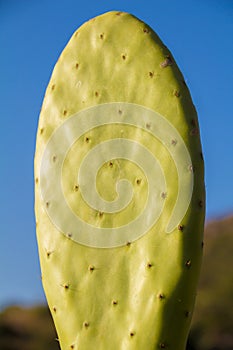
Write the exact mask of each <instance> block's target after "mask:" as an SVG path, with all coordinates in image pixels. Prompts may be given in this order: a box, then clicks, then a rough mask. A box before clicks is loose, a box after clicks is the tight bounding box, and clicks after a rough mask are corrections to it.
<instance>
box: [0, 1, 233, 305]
mask: <svg viewBox="0 0 233 350" xmlns="http://www.w3.org/2000/svg"><path fill="white" fill-rule="evenodd" d="M116 3H117V5H116ZM110 10H121V11H126V12H130V13H132V14H134V15H136V16H137V17H139V18H140V19H142V20H144V21H145V22H146V23H148V24H149V25H150V26H151V27H152V28H153V29H154V30H155V31H156V32H157V34H158V35H159V36H160V38H161V39H162V40H163V42H164V43H165V44H166V45H167V46H168V48H169V49H170V50H171V52H172V53H173V55H174V57H175V59H176V61H177V63H178V65H179V67H180V69H181V71H182V73H183V74H184V77H185V80H186V82H187V84H188V86H189V88H190V91H191V94H192V98H193V101H194V104H195V106H196V108H197V112H198V115H199V123H200V128H201V139H202V144H203V153H204V157H205V168H206V176H205V181H206V191H207V218H208V219H210V218H213V217H219V216H223V215H228V214H230V213H233V186H232V179H233V156H232V154H233V136H232V133H233V108H232V107H233V87H232V86H233V85H232V81H233V69H232V67H233V64H232V62H233V44H232V37H233V20H232V19H233V2H232V1H231V0H177V1H157V0H151V1H146V0H144V1H135V0H134V1H133V0H132V1H130V0H128V1H127V0H125V1H122V0H119V1H118V2H116V1H112V0H108V1H98V2H97V1H90V0H87V1H77V0H76V1H73V0H64V1H63V0H47V1H45V0H0V48H1V54H0V101H1V110H0V117H1V138H0V143H1V145H0V146H1V147H0V152H1V172H0V179H1V210H0V222H1V231H0V279H1V288H0V308H1V307H3V306H4V305H6V304H9V303H16V302H17V303H24V304H28V303H35V302H43V301H45V298H44V294H43V290H42V287H41V281H40V269H39V261H38V255H37V244H36V236H35V222H34V208H33V205H34V204H33V202H34V197H33V196H34V193H33V157H34V149H35V135H36V129H37V122H38V117H39V113H40V107H41V104H42V101H43V95H44V92H45V89H46V86H47V83H48V81H49V77H50V75H51V72H52V69H53V66H54V64H55V63H56V60H57V59H58V57H59V55H60V53H61V51H62V49H63V48H64V46H65V45H66V43H67V41H68V40H69V38H70V36H71V35H72V33H73V32H74V31H75V29H77V27H79V26H80V25H81V24H82V23H83V22H85V21H86V20H88V19H89V18H91V17H94V16H96V15H99V14H101V13H103V12H106V11H110Z"/></svg>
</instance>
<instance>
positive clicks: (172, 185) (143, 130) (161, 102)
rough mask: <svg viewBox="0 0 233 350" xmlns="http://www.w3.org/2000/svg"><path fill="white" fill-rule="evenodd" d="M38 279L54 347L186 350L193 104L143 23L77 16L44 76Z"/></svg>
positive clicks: (199, 169)
mask: <svg viewBox="0 0 233 350" xmlns="http://www.w3.org/2000/svg"><path fill="white" fill-rule="evenodd" d="M35 213H36V226H37V239H38V248H39V256H40V263H41V271H42V282H43V287H44V290H45V294H46V297H47V301H48V305H49V307H50V310H51V313H52V316H53V319H54V323H55V326H56V329H57V333H58V338H59V342H60V346H61V348H62V350H68V349H80V350H91V349H98V350H106V349H112V350H119V349H122V350H123V349H125V350H145V349H146V350H152V349H172V350H184V349H185V345H186V341H187V335H188V331H189V327H190V322H191V317H192V312H193V307H194V302H195V294H196V286H197V281H198V275H199V271H200V264H201V257H202V247H203V243H202V242H203V241H202V240H203V238H202V234H203V223H204V215H205V190H204V180H203V156H202V151H201V144H200V137H199V127H198V120H197V114H196V110H195V107H194V105H193V103H192V100H191V97H190V93H189V91H188V88H187V86H186V84H185V82H184V79H183V76H182V74H181V72H180V71H179V69H178V67H177V65H176V63H175V61H174V58H173V57H172V55H171V53H170V52H169V51H168V49H167V48H166V47H165V46H164V45H163V43H162V42H161V40H160V39H159V38H158V36H157V35H156V34H155V33H154V32H153V30H152V29H151V28H150V27H149V26H148V25H146V24H145V23H143V22H142V21H140V20H139V19H137V18H135V17H134V16H132V15H130V14H127V13H123V12H109V13H106V14H103V15H100V16H98V17H96V18H94V19H92V20H90V21H88V22H87V23H85V24H83V25H82V26H81V27H80V28H79V29H78V30H77V31H76V32H75V33H74V34H73V36H72V37H71V39H70V41H69V43H68V44H67V46H66V48H65V49H64V51H63V52H62V54H61V56H60V58H59V60H58V62H57V64H56V66H55V68H54V71H53V73H52V76H51V79H50V82H49V84H48V87H47V91H46V94H45V98H44V102H43V105H42V110H41V114H40V119H39V125H38V133H37V144H36V153H35Z"/></svg>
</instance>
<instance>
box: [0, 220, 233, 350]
mask: <svg viewBox="0 0 233 350" xmlns="http://www.w3.org/2000/svg"><path fill="white" fill-rule="evenodd" d="M204 248H205V249H204V258H203V265H202V272H201V278H200V283H199V288H198V294H197V300H196V307H195V312H194V315H193V320H192V327H191V331H190V336H189V340H188V345H187V349H186V350H232V349H233V216H230V217H227V218H224V219H222V220H216V221H212V222H210V223H208V224H207V225H206V228H205V246H204ZM0 349H1V350H59V343H58V341H57V340H56V332H55V329H54V325H53V322H52V319H51V315H50V313H49V311H48V308H47V307H46V306H36V307H31V308H21V307H16V306H11V307H8V308H6V309H5V310H4V311H3V312H2V313H1V314H0ZM97 350H98V349H97ZM106 350H109V349H106ZM145 350H146V349H145ZM171 350H176V349H171Z"/></svg>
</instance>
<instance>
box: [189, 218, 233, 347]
mask: <svg viewBox="0 0 233 350" xmlns="http://www.w3.org/2000/svg"><path fill="white" fill-rule="evenodd" d="M204 242H205V244H204V257H203V264H202V272H201V278H200V283H199V288H198V294H197V300H196V307H195V312H194V315H193V322H192V330H191V334H190V338H191V339H192V340H193V342H195V343H196V347H195V349H198V350H233V215H232V216H228V217H225V218H223V219H220V220H214V221H211V222H209V223H208V224H207V225H206V228H205V240H204Z"/></svg>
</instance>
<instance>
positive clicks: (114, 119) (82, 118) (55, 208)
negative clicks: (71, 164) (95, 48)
mask: <svg viewBox="0 0 233 350" xmlns="http://www.w3.org/2000/svg"><path fill="white" fill-rule="evenodd" d="M108 124H111V127H112V128H114V126H115V125H116V124H120V125H121V128H122V129H121V130H122V136H121V137H120V138H113V139H111V140H108V141H104V142H100V143H99V144H98V145H96V146H95V147H94V148H92V149H91V150H89V152H88V153H87V154H86V155H85V156H84V158H83V160H82V162H81V165H80V169H79V171H78V174H77V186H78V187H79V190H80V192H81V195H82V198H83V200H84V201H85V202H86V203H87V205H88V206H89V207H91V208H92V209H95V210H96V211H98V212H99V213H101V215H103V214H104V213H111V214H113V213H116V215H117V213H118V212H120V211H122V210H124V209H125V208H126V207H127V206H128V205H130V202H131V201H132V198H133V184H130V183H129V181H128V180H124V179H120V180H118V181H117V182H116V194H117V196H116V199H115V200H112V201H109V200H105V199H104V198H102V197H101V196H100V195H99V193H98V190H97V188H96V182H97V180H96V176H97V174H98V171H99V169H100V168H101V166H102V165H103V164H104V163H106V162H111V161H113V160H117V159H125V160H128V161H132V162H133V163H135V164H136V165H137V166H138V167H139V168H140V169H142V171H143V172H144V174H145V176H146V180H147V183H148V194H147V200H146V203H145V206H144V208H143V210H142V212H141V213H140V214H139V215H138V216H137V217H136V218H131V217H130V216H129V217H128V223H126V224H124V225H119V223H117V222H116V225H115V226H113V225H111V226H110V227H109V228H107V227H105V228H103V227H98V226H96V225H93V224H90V223H89V222H88V221H84V220H83V219H80V217H79V215H78V213H74V212H73V211H72V210H71V208H70V207H69V205H68V203H67V201H66V198H65V193H64V192H63V189H62V166H63V164H64V161H65V158H66V155H67V153H68V152H69V149H70V148H71V147H72V145H73V144H74V143H75V141H76V140H77V139H79V138H81V137H82V136H83V134H85V133H87V132H88V131H90V130H92V129H94V128H97V127H99V126H103V125H108ZM125 125H127V126H132V127H137V128H141V129H143V130H146V132H148V133H150V134H151V135H152V136H153V137H155V138H157V139H158V140H159V141H160V142H161V143H162V144H163V146H164V147H166V148H167V150H168V151H169V153H170V155H171V157H172V159H173V161H174V163H175V166H176V169H177V173H178V183H177V188H178V190H177V199H176V202H175V203H174V208H173V212H172V214H171V217H170V219H169V221H168V225H167V227H166V228H165V231H166V232H168V233H169V232H171V231H173V230H174V229H175V228H176V226H177V225H178V224H179V223H180V221H181V220H182V219H183V217H184V215H185V213H186V211H187V209H188V207H189V203H190V201H191V196H192V191H193V172H192V162H191V158H190V155H189V152H188V150H187V147H186V146H185V143H184V141H183V139H182V137H181V136H180V134H179V132H178V131H177V130H176V129H175V127H174V126H173V125H172V124H171V123H170V122H168V121H167V119H166V118H164V117H163V116H161V115H159V114H158V113H156V112H154V111H152V110H150V109H148V108H145V107H143V106H139V105H136V104H132V103H123V102H122V103H106V104H101V105H98V106H95V107H92V108H89V109H86V110H83V111H81V112H79V113H77V114H76V115H74V116H72V117H70V118H69V119H68V120H66V121H65V122H64V123H63V124H62V125H61V126H60V127H59V128H58V129H57V130H55V132H54V133H53V134H52V136H51V138H50V140H49V142H48V144H47V146H46V148H45V151H44V155H43V158H42V163H41V171H40V187H41V195H42V199H43V201H44V208H45V209H46V211H47V213H48V215H49V217H50V219H51V221H52V222H53V223H54V225H55V226H56V227H57V228H58V230H59V231H61V232H63V233H64V234H65V235H68V236H69V237H70V238H71V239H73V240H75V241H76V242H78V243H81V244H84V245H87V246H91V247H98V248H111V247H116V246H121V245H125V244H126V243H127V242H133V241H135V240H136V239H138V238H139V237H141V236H143V235H144V234H146V233H147V232H148V231H149V230H150V229H151V227H153V225H154V224H155V223H156V221H157V220H158V218H159V217H160V215H161V214H162V211H163V206H164V203H165V201H166V198H165V197H167V196H169V193H168V191H167V188H166V176H165V174H164V172H163V169H162V165H161V164H160V163H159V162H158V159H157V155H156V151H154V154H153V152H152V151H151V150H150V149H149V148H146V147H145V146H143V145H141V144H140V142H139V141H138V140H135V139H134V140H131V139H128V138H127V134H126V133H124V126H125ZM97 132H98V130H97ZM92 134H93V136H92V138H94V137H95V136H94V135H95V132H94V130H93V132H92ZM173 140H176V143H175V145H174V143H173ZM108 182H109V181H107V182H106V183H105V187H108ZM165 194H166V196H165ZM46 203H50V204H49V206H48V205H46ZM64 217H65V220H64Z"/></svg>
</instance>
